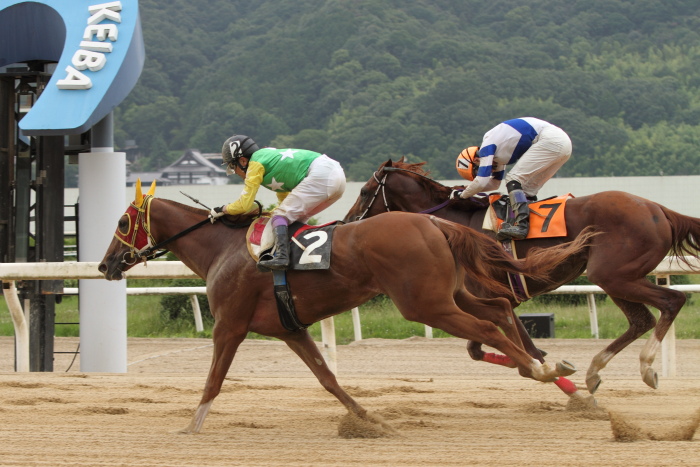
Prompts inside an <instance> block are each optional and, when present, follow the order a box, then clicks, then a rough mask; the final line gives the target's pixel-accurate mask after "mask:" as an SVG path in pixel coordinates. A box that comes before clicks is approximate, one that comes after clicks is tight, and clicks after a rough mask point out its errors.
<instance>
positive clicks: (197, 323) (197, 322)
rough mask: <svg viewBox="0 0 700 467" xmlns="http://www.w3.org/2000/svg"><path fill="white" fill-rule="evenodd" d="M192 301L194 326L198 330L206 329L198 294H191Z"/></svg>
mask: <svg viewBox="0 0 700 467" xmlns="http://www.w3.org/2000/svg"><path fill="white" fill-rule="evenodd" d="M190 303H191V304H192V313H194V328H195V329H196V330H197V332H202V331H204V325H202V310H201V308H199V300H197V296H196V295H190Z"/></svg>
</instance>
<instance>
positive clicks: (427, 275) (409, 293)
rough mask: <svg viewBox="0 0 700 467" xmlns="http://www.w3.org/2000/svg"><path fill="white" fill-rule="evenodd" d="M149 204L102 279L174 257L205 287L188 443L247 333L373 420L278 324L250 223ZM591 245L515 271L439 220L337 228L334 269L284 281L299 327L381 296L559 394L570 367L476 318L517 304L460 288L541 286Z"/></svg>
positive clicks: (121, 226) (133, 209) (501, 256)
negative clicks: (202, 376) (203, 358)
mask: <svg viewBox="0 0 700 467" xmlns="http://www.w3.org/2000/svg"><path fill="white" fill-rule="evenodd" d="M154 192H155V182H154V184H153V185H152V186H151V189H150V190H149V192H148V193H147V194H146V195H145V196H144V195H143V194H142V193H141V187H140V183H139V184H137V189H136V196H135V199H134V202H133V203H132V204H131V205H130V206H129V208H128V209H127V211H126V212H125V213H124V215H122V216H121V218H120V219H119V222H118V225H117V230H116V232H115V234H114V237H115V238H114V239H113V240H112V242H111V244H110V246H109V248H108V250H107V252H106V254H105V256H104V259H103V260H102V262H101V263H100V265H99V270H100V271H101V272H102V273H103V274H104V276H105V278H106V279H107V280H120V279H122V278H124V273H125V272H126V271H128V270H129V268H131V267H132V266H133V265H135V264H137V263H139V262H143V261H146V260H147V259H150V258H153V257H154V256H155V255H156V254H157V253H156V252H157V251H158V250H160V249H164V248H165V247H166V246H167V249H169V250H170V251H172V252H173V253H174V254H175V255H176V256H177V257H178V258H179V259H180V260H181V261H182V262H183V263H184V264H185V265H187V266H188V267H189V268H190V269H192V270H193V271H194V272H195V273H196V274H197V275H199V276H200V277H201V278H203V279H205V280H206V283H207V297H208V299H209V306H210V309H211V313H212V315H213V316H214V320H215V323H214V328H213V333H212V334H213V336H212V337H213V342H214V351H213V354H214V355H213V360H212V364H211V368H210V371H209V375H208V377H207V381H206V385H205V387H204V393H203V395H202V398H201V401H200V403H199V406H198V407H197V410H196V411H195V414H194V417H193V419H192V422H191V423H190V425H189V426H188V427H187V428H185V430H184V431H185V432H188V433H191V432H199V431H200V429H201V428H202V424H203V423H204V419H205V417H206V416H207V413H208V412H209V409H210V407H211V404H212V402H213V400H214V398H215V397H216V396H217V395H218V394H219V391H220V390H221V385H222V383H223V381H224V377H225V376H226V373H227V372H228V370H229V367H230V365H231V363H232V361H233V358H234V355H235V353H236V350H237V348H238V346H239V345H240V344H241V342H242V341H243V340H244V339H245V338H246V335H247V334H248V333H249V332H255V333H258V334H262V335H265V336H271V337H275V338H278V339H281V340H283V341H284V342H285V343H286V344H287V345H288V346H289V347H290V348H291V349H292V350H293V351H294V352H295V353H296V354H297V355H298V356H299V357H300V358H301V359H302V360H303V361H304V363H305V364H306V365H307V366H308V367H309V368H310V369H311V371H312V372H313V374H314V375H315V376H316V377H317V378H318V380H319V382H320V383H321V385H322V386H323V387H324V388H325V389H326V390H328V391H329V392H330V393H331V394H333V395H334V396H335V397H336V398H337V399H338V400H339V401H340V402H341V403H342V404H343V405H344V406H345V407H346V408H347V410H348V411H349V412H351V413H354V414H355V415H357V416H359V417H361V418H367V412H366V410H365V409H364V408H363V407H361V406H360V405H359V404H358V403H357V402H356V401H355V400H354V399H353V398H352V397H351V396H350V395H349V394H348V393H347V392H345V390H343V389H342V388H341V387H340V385H339V384H338V381H337V380H336V377H335V375H334V374H333V373H332V372H331V370H330V369H329V368H328V366H327V365H326V363H325V362H324V360H323V357H322V356H321V353H320V351H319V349H318V347H317V345H316V343H315V342H314V341H313V339H312V338H311V336H310V335H309V333H308V332H307V330H306V329H305V328H303V327H302V328H301V329H297V330H288V329H286V328H285V327H284V326H283V324H282V323H281V320H280V316H279V314H278V308H277V304H276V300H275V296H274V293H273V279H272V275H271V274H270V273H264V272H260V271H258V269H257V268H256V265H255V261H254V260H253V259H252V257H251V256H250V254H249V252H248V248H247V245H246V236H247V232H248V230H249V229H248V228H247V227H248V226H249V224H250V223H251V221H252V219H253V218H254V217H255V216H253V215H242V216H238V217H236V218H228V216H227V217H224V218H223V219H227V221H226V222H222V221H220V220H217V221H216V222H212V220H211V219H209V218H208V214H209V213H208V211H206V210H202V209H198V208H193V207H189V206H185V205H183V204H180V203H177V202H174V201H170V200H165V199H159V198H155V197H154V196H153V195H154V194H155V193H154ZM259 214H260V213H258V212H256V213H255V215H259ZM232 227H233V228H232ZM235 227H238V228H235ZM241 227H246V228H241ZM595 235H596V234H595V233H593V232H584V233H583V234H582V235H581V236H579V237H578V238H577V239H575V240H574V241H572V242H571V243H568V244H566V245H562V246H560V247H558V248H552V249H549V250H546V251H545V250H542V251H541V252H533V253H532V254H531V255H530V256H529V257H528V258H527V259H526V260H524V261H517V260H513V259H512V258H510V257H509V256H508V255H507V254H505V253H504V252H503V251H502V250H501V248H500V246H499V245H498V244H497V243H496V242H495V241H494V240H492V239H491V238H489V237H488V236H486V235H483V234H481V233H478V232H476V231H474V230H472V229H469V228H467V227H463V226H460V225H457V224H454V223H452V222H449V221H444V220H441V219H437V218H435V217H432V216H426V215H420V214H409V213H392V214H388V215H386V216H378V217H376V218H373V219H368V220H366V221H363V222H355V223H352V224H348V225H339V226H337V227H336V228H335V231H334V233H333V236H332V250H331V261H330V267H329V269H327V270H310V271H297V270H291V271H287V281H288V284H289V286H290V288H291V291H292V292H293V297H294V301H295V310H296V314H297V318H298V320H299V321H300V322H301V323H304V324H305V325H310V324H312V323H315V322H317V321H320V320H322V319H324V318H327V317H330V316H333V315H335V314H338V313H341V312H344V311H346V310H349V309H351V308H353V307H356V306H359V305H362V304H363V303H365V302H366V301H367V300H369V299H371V298H372V297H374V296H376V295H378V294H385V295H387V296H388V297H390V298H391V299H392V300H393V301H394V303H395V304H396V306H397V307H398V309H399V311H400V312H401V314H402V315H403V316H404V317H405V318H406V319H408V320H411V321H417V322H420V323H423V324H426V325H429V326H433V327H435V328H438V329H442V330H444V331H445V332H447V333H449V334H451V335H453V336H456V337H460V338H464V339H475V340H479V341H481V342H484V343H486V344H487V345H490V346H492V347H494V348H496V349H498V350H499V351H500V352H503V353H504V354H505V355H507V356H508V358H510V359H511V360H512V361H513V362H515V365H516V366H517V368H518V371H519V372H520V374H521V375H522V376H524V377H528V378H532V379H535V380H537V381H543V382H556V381H558V380H559V379H564V378H561V377H563V376H566V375H569V374H571V373H573V372H574V371H575V368H573V365H571V364H569V363H568V362H566V361H562V362H559V363H557V364H556V365H554V366H550V365H549V364H542V363H540V362H539V361H538V360H536V359H534V358H532V357H531V356H530V355H528V354H527V353H526V352H525V351H523V350H522V348H521V347H520V346H519V345H517V342H518V336H517V330H514V329H513V330H511V331H510V335H509V336H508V337H506V336H504V335H503V334H502V333H501V332H500V330H499V329H498V328H497V327H496V326H495V325H494V324H492V323H491V322H487V321H482V320H479V319H477V318H475V317H474V316H472V314H470V313H472V312H474V313H475V314H477V315H478V314H491V313H498V314H508V313H511V309H510V303H509V302H508V300H506V299H503V298H493V299H481V298H477V297H475V296H474V295H472V294H470V293H469V292H467V290H466V288H465V287H464V285H463V284H464V281H465V276H467V277H469V278H470V280H474V281H479V282H481V283H484V284H488V285H490V286H492V287H494V288H496V289H503V286H502V285H501V284H499V283H498V282H497V281H496V280H494V275H495V274H496V272H497V271H500V270H501V269H503V270H506V271H512V272H518V273H523V274H526V275H528V276H531V277H533V278H538V279H540V280H542V279H544V278H545V276H546V275H547V271H548V270H550V269H551V268H552V267H553V266H554V265H556V264H559V263H561V262H562V261H565V260H566V259H567V258H568V257H570V256H571V255H576V254H580V253H581V251H583V250H584V249H585V248H586V247H587V245H588V244H589V243H590V241H591V239H592V238H593V237H594V236H595ZM465 310H469V313H467V312H465Z"/></svg>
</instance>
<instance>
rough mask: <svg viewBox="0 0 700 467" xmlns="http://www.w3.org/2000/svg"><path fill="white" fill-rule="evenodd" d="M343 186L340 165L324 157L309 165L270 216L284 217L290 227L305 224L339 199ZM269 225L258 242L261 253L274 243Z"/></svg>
mask: <svg viewBox="0 0 700 467" xmlns="http://www.w3.org/2000/svg"><path fill="white" fill-rule="evenodd" d="M345 183H346V182H345V172H344V171H343V168H342V167H341V165H340V163H339V162H337V161H334V160H333V159H331V158H330V157H328V156H326V155H325V154H324V155H322V156H320V157H318V158H316V160H314V161H313V162H312V163H311V165H310V166H309V173H308V175H307V176H306V178H305V179H304V180H302V181H301V183H299V185H297V186H296V187H295V188H293V189H292V191H290V192H289V194H288V195H287V197H286V198H285V199H284V201H282V202H281V203H280V205H279V206H277V208H275V209H274V211H272V215H273V216H284V217H286V218H287V220H289V223H290V224H291V223H292V222H295V221H300V222H308V220H309V219H310V218H311V217H313V216H314V215H316V214H318V213H319V212H321V211H323V210H324V209H326V208H327V207H328V206H330V205H331V204H333V203H335V202H336V201H338V200H339V199H340V197H341V196H343V193H344V192H345ZM271 224H272V223H271V222H268V223H267V225H266V226H265V230H264V231H263V234H262V238H261V239H260V247H261V250H262V251H264V250H266V249H267V248H270V247H271V246H272V244H273V243H274V235H273V228H272V226H271Z"/></svg>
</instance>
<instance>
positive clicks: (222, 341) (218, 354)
mask: <svg viewBox="0 0 700 467" xmlns="http://www.w3.org/2000/svg"><path fill="white" fill-rule="evenodd" d="M221 328H222V325H221V324H220V323H217V325H216V326H214V331H213V340H214V356H213V358H212V362H211V368H210V369H209V375H208V376H207V382H206V384H205V385H204V393H203V394H202V399H201V400H200V402H199V405H198V406H197V410H195V413H194V416H193V417H192V421H191V422H190V424H189V425H188V426H187V427H186V428H185V429H183V430H181V433H199V431H200V430H201V429H202V425H203V424H204V419H205V418H206V416H207V414H208V413H209V409H210V408H211V404H212V403H213V402H214V398H215V397H216V396H218V395H219V392H220V391H221V385H222V383H223V382H224V378H225V377H226V373H228V370H229V368H230V367H231V362H232V361H233V357H234V355H235V354H236V350H237V349H238V346H239V345H240V344H241V342H243V339H245V336H246V333H242V334H241V333H238V334H235V333H233V332H231V331H230V330H228V329H226V330H223V329H221Z"/></svg>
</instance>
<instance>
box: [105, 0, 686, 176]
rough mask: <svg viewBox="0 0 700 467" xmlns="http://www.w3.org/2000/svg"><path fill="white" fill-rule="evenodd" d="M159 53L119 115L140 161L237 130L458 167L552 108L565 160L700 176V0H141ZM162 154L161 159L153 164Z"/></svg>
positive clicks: (572, 172)
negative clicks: (566, 137)
mask: <svg viewBox="0 0 700 467" xmlns="http://www.w3.org/2000/svg"><path fill="white" fill-rule="evenodd" d="M140 7H141V17H142V22H143V29H144V37H145V43H146V54H147V59H146V64H145V68H144V72H143V74H142V76H141V79H140V82H139V84H138V85H137V86H136V88H135V89H134V91H133V92H132V94H131V95H130V96H129V98H128V99H127V100H126V101H125V102H124V103H123V104H122V105H120V106H119V108H118V109H117V111H116V113H115V117H116V122H117V129H116V138H117V145H118V146H120V145H123V144H124V142H125V141H126V140H127V139H134V140H136V141H137V144H138V145H139V146H140V147H141V148H143V151H144V153H145V154H146V155H147V156H148V157H147V158H146V159H145V160H144V161H142V166H143V167H142V168H145V169H146V168H152V167H153V166H154V165H157V164H159V163H162V162H163V161H166V162H167V161H169V160H172V159H173V157H175V156H176V155H179V154H181V151H182V150H183V149H185V148H188V147H194V148H198V149H200V150H201V151H204V152H218V151H219V150H220V148H221V144H222V143H223V141H224V140H225V139H226V138H227V137H228V136H230V135H232V134H235V133H243V134H248V135H250V136H252V137H253V138H254V139H255V140H256V141H258V142H259V143H260V144H261V145H273V146H277V147H302V148H308V149H313V150H317V151H321V152H326V153H327V154H328V155H330V156H331V157H333V158H335V159H337V160H339V161H340V162H341V163H342V164H343V166H344V167H345V170H346V173H347V175H348V178H349V179H351V180H365V179H367V178H368V177H369V175H370V173H371V171H372V170H374V169H376V167H377V166H378V165H379V163H380V162H382V161H384V160H386V159H387V158H389V157H391V158H394V159H396V158H398V157H401V156H407V157H408V158H409V160H413V161H418V160H427V161H429V163H430V168H431V169H432V173H433V176H435V177H437V178H455V177H456V172H455V171H454V168H453V166H454V159H455V157H456V156H457V154H458V153H459V151H460V150H461V149H462V148H464V147H466V146H470V145H478V144H479V143H480V142H481V138H482V136H483V133H484V132H485V131H486V130H488V129H489V128H491V127H492V126H494V125H496V124H497V123H499V122H500V121H502V120H504V119H509V118H515V117H521V116H534V117H539V118H543V119H546V120H549V121H551V122H552V123H555V124H557V125H559V126H561V127H562V128H564V129H565V130H566V131H567V132H568V133H569V134H570V136H571V138H572V140H573V143H574V153H573V156H572V158H571V159H570V160H569V162H568V163H567V164H566V165H565V166H564V167H563V168H562V169H561V170H560V172H559V174H560V175H561V176H609V175H616V176H624V175H656V174H659V173H660V172H663V173H664V174H665V175H674V174H677V175H687V174H696V175H697V174H700V164H699V163H698V162H699V158H698V147H699V146H700V126H699V122H700V89H699V87H700V34H698V31H700V8H698V5H697V1H696V0H675V1H674V0H668V1H659V0H639V1H631V0H630V1H614V0H608V1H606V0H571V1H567V2H562V1H556V0H520V1H512V0H491V1H488V2H484V1H474V0H423V1H420V0H401V1H398V0H393V1H392V0H384V1H379V0H256V1H255V2H250V1H239V0H234V1H231V0H211V1H201V0H188V1H183V0H168V1H166V0H141V2H140ZM149 166H150V167H149Z"/></svg>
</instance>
